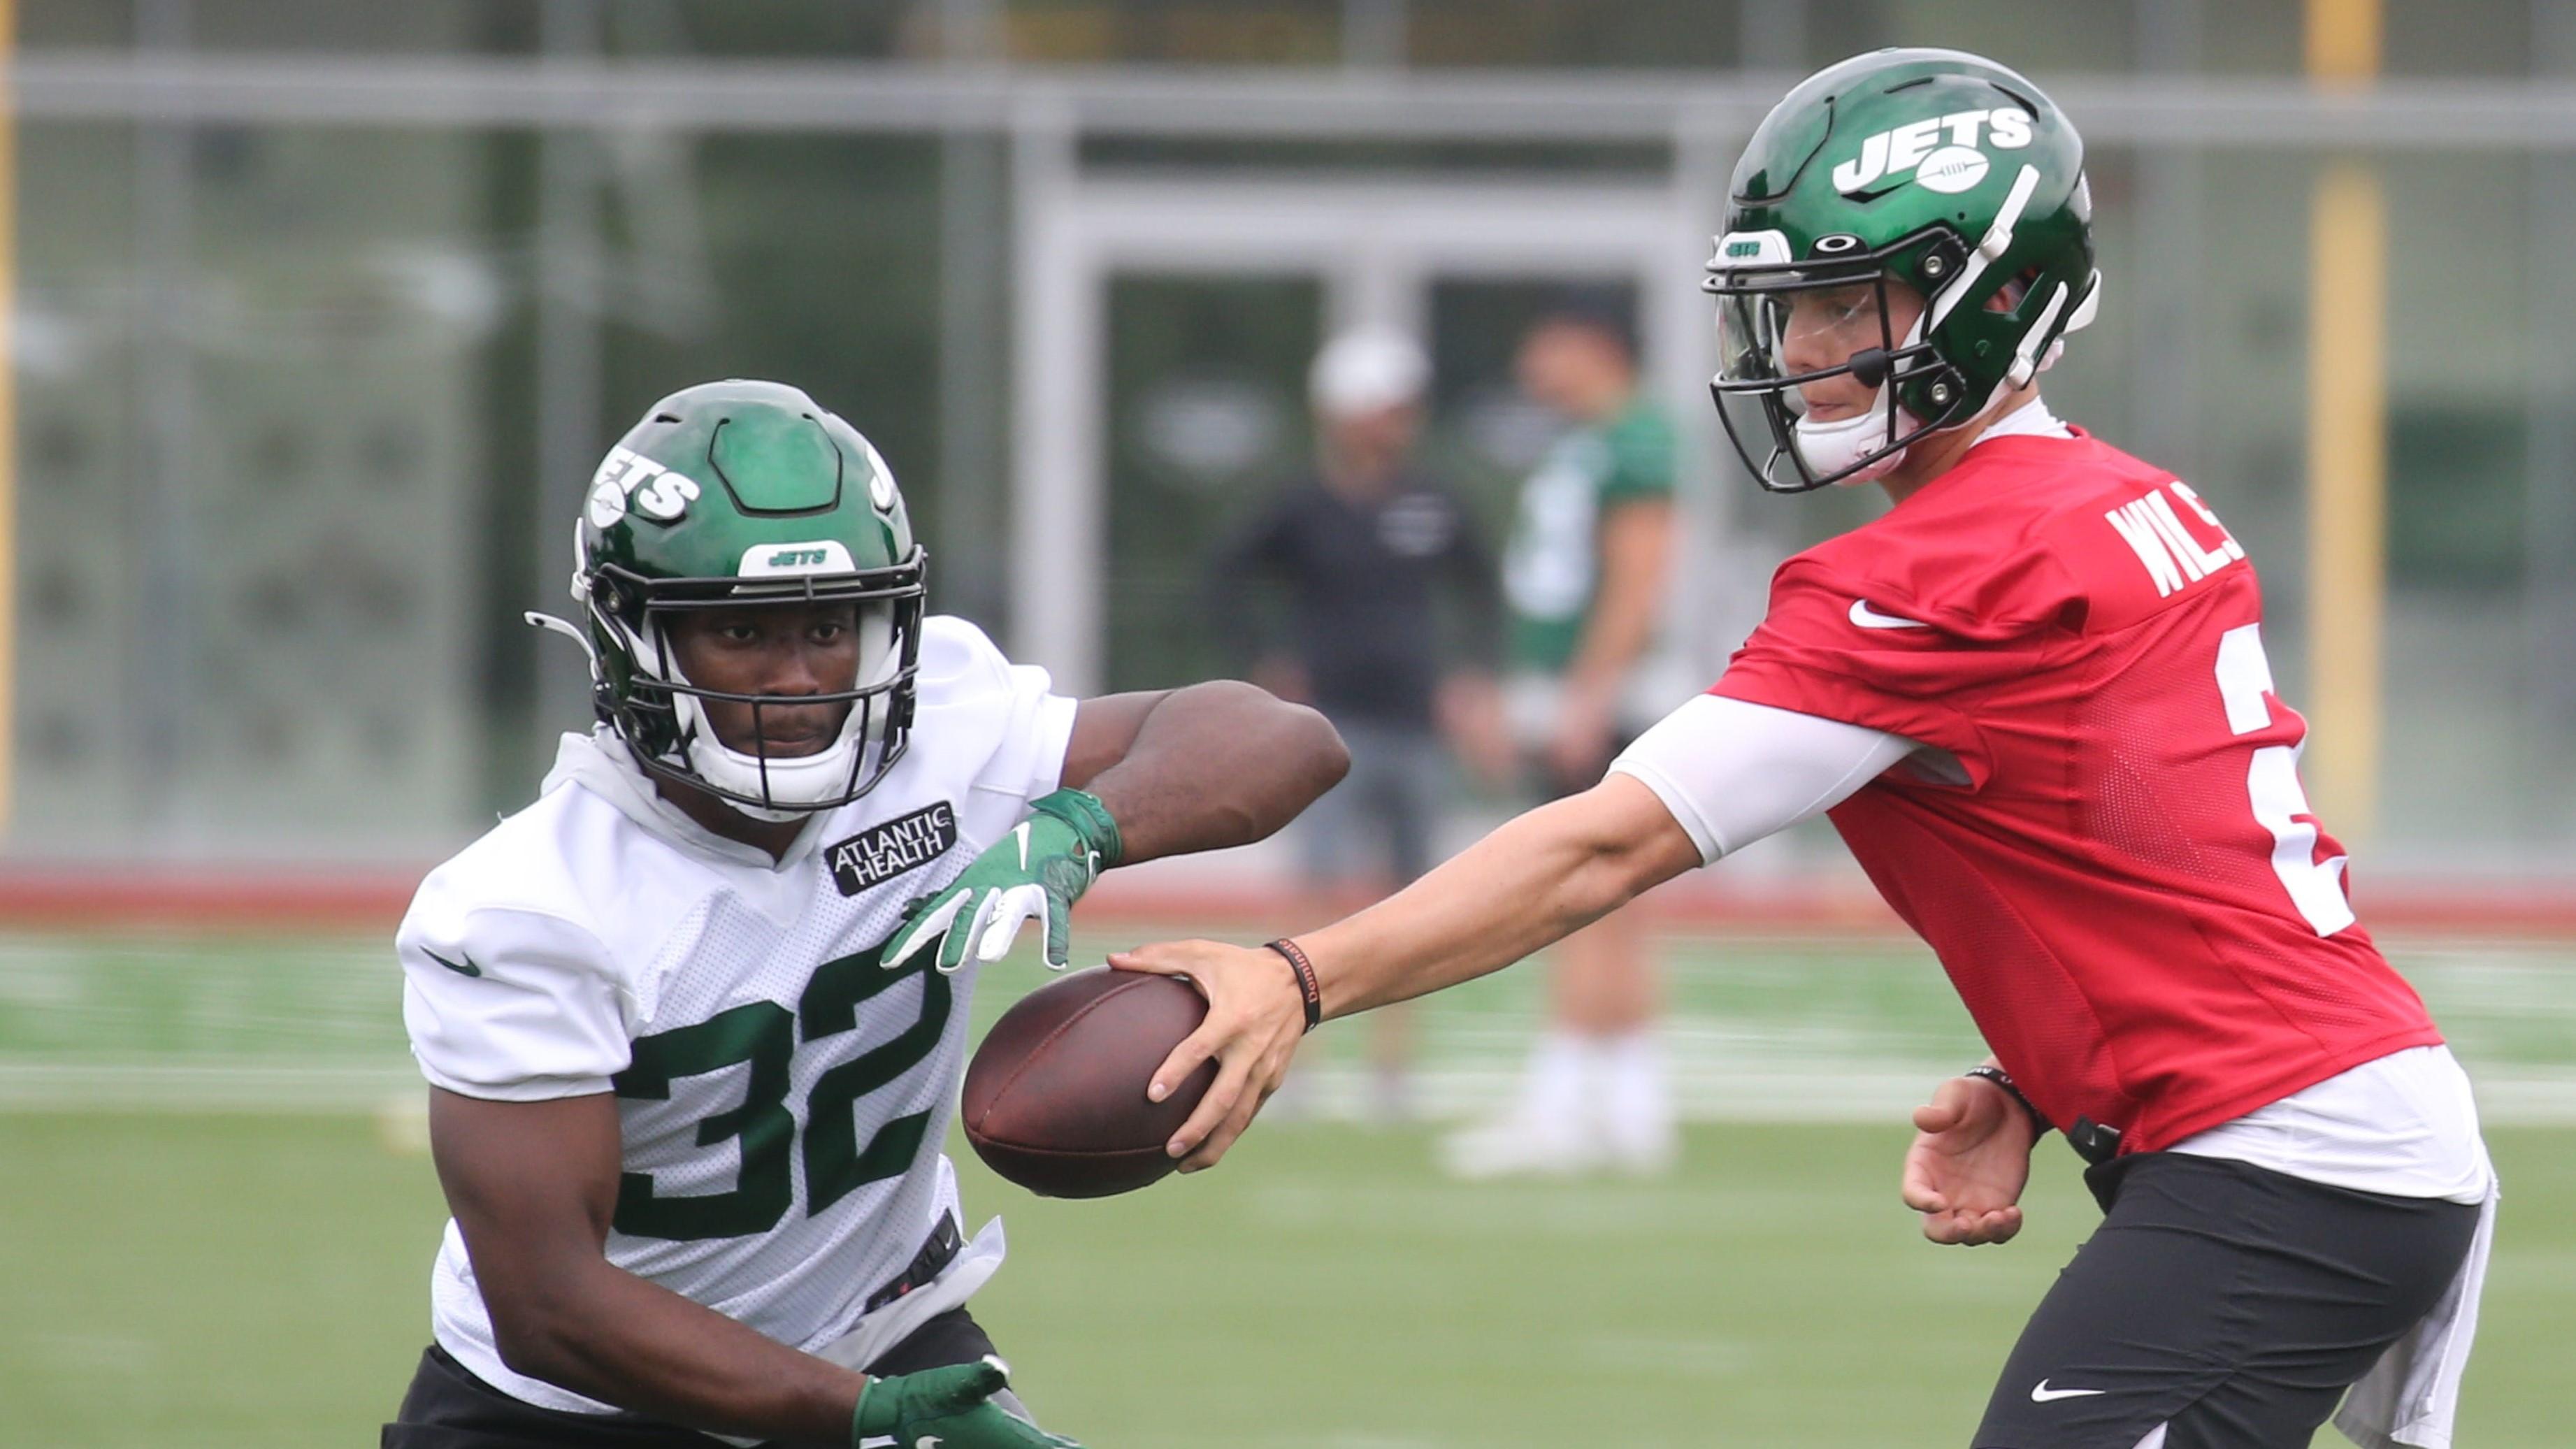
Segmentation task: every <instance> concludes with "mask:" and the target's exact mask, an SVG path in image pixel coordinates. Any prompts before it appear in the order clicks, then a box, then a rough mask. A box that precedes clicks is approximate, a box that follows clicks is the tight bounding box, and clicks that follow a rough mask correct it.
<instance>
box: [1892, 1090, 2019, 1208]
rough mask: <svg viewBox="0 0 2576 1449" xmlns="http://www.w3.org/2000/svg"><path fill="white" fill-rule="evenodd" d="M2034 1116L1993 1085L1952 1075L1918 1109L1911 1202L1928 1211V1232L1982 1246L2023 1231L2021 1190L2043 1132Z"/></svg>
mask: <svg viewBox="0 0 2576 1449" xmlns="http://www.w3.org/2000/svg"><path fill="white" fill-rule="evenodd" d="M2038 1135H2039V1134H2038V1129H2037V1128H2036V1127H2035V1126H2034V1125H2033V1123H2032V1122H2031V1118H2030V1113H2029V1112H2027V1111H2025V1110H2023V1108H2022V1105H2021V1103H2019V1102H2016V1101H2014V1100H2013V1098H2012V1095H2011V1094H2010V1093H2008V1092H2006V1091H2005V1090H2004V1089H2003V1088H2001V1087H1998V1086H1996V1085H1995V1084H1994V1083H1992V1082H1989V1081H1986V1080H1984V1079H1982V1078H1979V1077H1952V1078H1951V1079H1950V1080H1948V1081H1946V1082H1943V1083H1942V1084H1941V1085H1940V1086H1939V1087H1938V1088H1936V1089H1935V1090H1934V1091H1933V1093H1932V1101H1931V1103H1930V1104H1929V1105H1927V1106H1922V1107H1917V1108H1915V1109H1914V1145H1913V1146H1912V1147H1911V1148H1909V1149H1907V1151H1906V1154H1905V1189H1904V1191H1905V1205H1906V1206H1907V1207H1910V1208H1912V1209H1914V1210H1915V1211H1916V1212H1919V1213H1921V1214H1923V1236H1925V1237H1927V1238H1930V1239H1931V1240H1932V1241H1934V1242H1936V1243H1957V1244H1962V1245H1966V1246H1975V1245H1976V1244H1979V1243H2002V1242H2009V1241H2011V1239H2012V1236H2013V1234H2015V1233H2018V1232H2020V1231H2021V1208H2020V1206H2019V1204H2020V1201H2021V1190H2022V1188H2023V1186H2024V1185H2025V1184H2027V1183H2028V1182H2029V1181H2030V1147H2031V1143H2032V1142H2033V1141H2034V1140H2035V1139H2036V1138H2037V1137H2038Z"/></svg>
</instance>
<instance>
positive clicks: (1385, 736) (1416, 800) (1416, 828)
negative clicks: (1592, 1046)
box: [1210, 331, 1510, 1110]
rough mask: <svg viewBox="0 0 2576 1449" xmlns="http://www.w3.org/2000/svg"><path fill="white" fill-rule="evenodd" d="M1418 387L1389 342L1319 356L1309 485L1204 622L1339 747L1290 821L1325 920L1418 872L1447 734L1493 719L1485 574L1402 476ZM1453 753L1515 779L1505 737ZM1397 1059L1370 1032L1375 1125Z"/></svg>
mask: <svg viewBox="0 0 2576 1449" xmlns="http://www.w3.org/2000/svg"><path fill="white" fill-rule="evenodd" d="M1430 373H1431V368H1430V364H1429V362H1428V361H1427V360H1426V359H1425V358H1424V357H1423V355H1422V352H1421V349H1419V348H1418V347H1416V346H1415V345H1414V343H1413V342H1412V340H1411V339H1409V338H1407V337H1404V336H1403V335H1401V334H1398V333H1392V332H1380V331H1359V332H1352V333H1348V334H1345V335H1343V336H1341V337H1339V338H1336V339H1334V341H1333V342H1332V343H1331V344H1330V345H1329V346H1327V347H1325V349H1324V350H1323V351H1322V352H1321V353H1320V354H1318V355H1317V357H1316V359H1315V365H1314V370H1313V372H1312V374H1311V375H1310V377H1309V389H1308V391H1309V395H1310V400H1311V401H1312V403H1313V406H1314V412H1315V429H1316V448H1315V452H1316V472H1315V475H1314V476H1313V477H1312V478H1308V479H1304V480H1301V481H1299V482H1297V483H1295V484H1293V485H1291V486H1289V487H1287V488H1285V489H1283V490H1281V491H1280V493H1279V494H1278V496H1277V497H1275V498H1273V499H1272V500H1271V501H1270V502H1269V504H1268V505H1267V506H1266V507H1265V508H1264V509H1263V510H1262V511H1261V512H1260V513H1259V514H1258V515H1256V516H1255V517H1254V518H1253V520H1252V521H1251V523H1250V525H1249V526H1248V527H1247V528H1245V529H1244V530H1243V531H1242V532H1241V533H1240V534H1238V535H1236V536H1235V537H1234V539H1233V540H1232V541H1231V542H1229V543H1228V544H1227V546H1226V547H1225V548H1224V549H1223V550H1222V551H1221V552H1220V553H1219V554H1218V555H1217V557H1216V559H1215V564H1214V572H1213V575H1212V579H1211V588H1210V596H1211V601H1212V605H1213V613H1214V619H1213V622H1214V624H1215V625H1216V627H1217V628H1218V629H1219V630H1221V631H1222V632H1223V633H1224V635H1225V636H1226V637H1227V638H1228V639H1229V642H1231V643H1232V644H1233V645H1234V646H1235V647H1236V648H1237V650H1238V651H1239V657H1242V658H1247V659H1251V660H1254V661H1256V663H1255V666H1254V674H1255V678H1256V679H1258V680H1259V681H1260V682H1261V683H1263V684H1265V685H1267V686H1269V688H1270V689H1271V690H1272V691H1273V692H1274V693H1277V694H1279V695H1281V697H1283V698H1288V699H1296V700H1302V701H1304V702H1307V703H1310V704H1313V705H1314V706H1315V707H1316V708H1318V709H1320V710H1322V711H1323V712H1324V714H1325V715H1326V716H1327V717H1328V718H1330V719H1331V720H1332V721H1333V723H1334V725H1335V726H1336V727H1337V728H1339V729H1340V730H1341V732H1342V738H1343V740H1344V741H1345V742H1346V743H1347V744H1348V745H1349V746H1350V752H1351V772H1350V774H1349V775H1348V776H1347V777H1346V778H1345V779H1344V780H1343V781H1342V783H1341V785H1340V786H1338V787H1336V788H1335V789H1334V790H1333V791H1332V792H1331V793H1330V794H1328V795H1326V796H1325V797H1324V798H1323V799H1322V800H1320V801H1318V802H1316V804H1315V805H1314V806H1312V807H1311V808H1309V809H1308V810H1307V812H1306V815H1305V818H1304V819H1303V820H1302V821H1301V822H1300V829H1301V830H1302V832H1303V838H1304V843H1305V848H1306V861H1305V863H1306V873H1307V878H1308V881H1309V884H1310V885H1311V886H1313V887H1315V888H1317V889H1318V890H1321V891H1325V892H1330V893H1333V894H1334V895H1336V896H1338V897H1341V898H1342V899H1338V900H1336V901H1334V902H1333V903H1332V908H1333V909H1334V910H1336V911H1339V910H1348V909H1352V908H1354V907H1355V906H1356V905H1358V904H1360V903H1361V902H1359V901H1354V900H1350V899H1348V897H1350V896H1351V895H1353V894H1355V893H1357V892H1360V891H1369V892H1373V893H1376V894H1383V893H1385V892H1387V891H1391V890H1393V889H1396V888H1399V887H1401V886H1404V885H1406V884H1408V883H1410V882H1411V881H1412V880H1413V879H1414V878H1415V877H1416V876H1419V875H1421V874H1422V873H1423V872H1424V871H1426V870H1428V869H1430V867H1431V865H1432V859H1431V850H1432V845H1431V828H1432V826H1433V824H1434V822H1435V821H1436V820H1437V818H1438V813H1439V808H1440V800H1441V792H1442V787H1443V785H1444V784H1445V782H1446V779H1447V774H1448V765H1449V760H1448V751H1447V749H1446V748H1445V747H1444V746H1443V744H1442V740H1441V733H1440V729H1441V725H1442V723H1443V721H1444V720H1445V721H1448V722H1450V723H1451V724H1452V725H1453V727H1455V728H1456V729H1459V730H1464V731H1471V732H1472V731H1473V730H1474V727H1475V726H1476V725H1478V724H1481V723H1484V722H1486V721H1490V720H1491V719H1493V718H1494V717H1495V711H1494V710H1492V709H1490V708H1486V707H1482V706H1483V702H1484V701H1483V699H1482V698H1479V697H1478V696H1483V697H1490V695H1491V692H1492V690H1493V688H1494V686H1493V683H1492V675H1491V673H1490V671H1491V667H1492V663H1491V662H1492V660H1493V658H1494V655H1495V653H1496V650H1497V645H1498V642H1499V637H1500V630H1501V625H1500V620H1501V612H1500V607H1499V603H1498V593H1497V585H1496V580H1495V570H1494V562H1493V558H1492V555H1491V554H1490V553H1488V552H1487V550H1486V549H1485V547H1484V545H1483V543H1482V542H1481V541H1480V540H1479V539H1478V538H1477V536H1476V532H1475V529H1474V526H1473V523H1472V521H1471V520H1470V519H1469V518H1468V517H1467V514H1466V511H1465V509H1464V508H1462V507H1461V506H1460V505H1459V503H1458V500H1457V499H1456V498H1455V497H1453V496H1452V495H1451V494H1450V492H1449V491H1448V490H1447V489H1445V488H1443V487H1442V486H1441V485H1440V484H1439V483H1438V482H1437V481H1436V480H1433V479H1431V478H1428V477H1426V476H1424V475H1423V474H1422V473H1421V472H1419V471H1418V470H1416V469H1415V468H1414V467H1413V465H1412V462H1411V456H1412V451H1413V444H1414V439H1415V437H1416V435H1417V434H1418V432H1419V431H1420V427H1421V420H1422V394H1423V390H1424V388H1425V386H1426V385H1427V384H1428V383H1429V381H1430ZM1263 582H1267V583H1270V584H1272V585H1274V586H1276V587H1277V588H1279V589H1280V590H1281V591H1282V592H1284V594H1285V597H1286V602H1287V606H1288V607H1287V609H1286V625H1287V628H1286V631H1285V633H1286V639H1285V642H1284V646H1283V644H1282V642H1281V641H1280V640H1279V639H1278V638H1277V637H1276V636H1275V635H1273V634H1271V633H1270V631H1267V630H1265V629H1264V628H1263V627H1262V626H1263V623H1264V618H1263V614H1262V611H1261V610H1260V609H1259V608H1258V607H1257V601H1256V600H1255V598H1254V597H1253V594H1254V591H1255V590H1256V589H1257V588H1258V587H1259V586H1260V585H1261V584H1262V583H1263ZM1444 595H1445V596H1446V597H1445V600H1444V597H1443V596H1444ZM1444 602H1445V604H1446V606H1447V607H1446V608H1445V609H1444V607H1443V605H1444ZM1444 626H1445V627H1444ZM1444 634H1446V635H1454V636H1459V637H1458V638H1457V639H1456V640H1455V641H1447V642H1445V641H1444ZM1462 660H1463V661H1473V662H1472V664H1469V665H1467V666H1465V667H1461V661H1462ZM1460 743H1461V745H1462V747H1463V748H1465V749H1466V750H1467V751H1468V752H1469V753H1470V755H1471V756H1472V757H1473V763H1475V764H1477V765H1478V767H1479V769H1480V770H1481V771H1484V772H1487V773H1491V774H1500V773H1502V772H1505V771H1507V770H1508V769H1509V768H1510V764H1509V759H1510V754H1509V746H1508V744H1507V743H1505V742H1504V741H1502V740H1500V739H1499V738H1494V739H1491V740H1488V739H1487V738H1486V736H1484V735H1482V734H1473V733H1470V734H1468V735H1466V736H1465V737H1463V738H1461V740H1460ZM1404 1053H1405V1035H1404V1031H1403V1026H1402V1024H1401V1023H1400V1022H1399V1023H1398V1024H1397V1025H1396V1026H1394V1027H1392V1028H1387V1027H1381V1029H1380V1031H1379V1033H1378V1035H1377V1036H1376V1038H1375V1039H1374V1041H1373V1051H1372V1056H1373V1057H1374V1060H1375V1065H1376V1068H1377V1072H1378V1078H1379V1082H1378V1091H1379V1099H1380V1100H1379V1105H1380V1106H1381V1108H1384V1109H1388V1110H1401V1109H1402V1106H1403V1086H1402V1062H1403V1059H1404Z"/></svg>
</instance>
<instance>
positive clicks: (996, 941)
mask: <svg viewBox="0 0 2576 1449" xmlns="http://www.w3.org/2000/svg"><path fill="white" fill-rule="evenodd" d="M1029 812H1030V813H1029V818H1028V819H1026V820H1023V821H1021V822H1020V823H1019V824H1018V825H1016V826H1014V827H1013V828H1012V830H1011V833H1010V834H1008V835H1005V836H1003V837H1002V839H1001V841H1000V842H999V843H998V844H996V845H994V846H993V848H992V849H990V850H987V851H985V852H984V853H983V854H982V855H979V856H977V857H975V859H974V862H973V863H972V864H970V865H968V866H967V867H966V872H965V874H963V875H960V876H959V877H957V879H956V880H954V881H951V882H950V883H949V884H948V887H947V889H945V890H942V891H938V892H936V893H934V894H932V895H928V896H925V897H923V898H922V899H920V900H918V901H915V902H913V903H912V910H911V911H910V912H909V913H908V914H906V915H905V916H904V918H903V920H902V922H901V923H900V924H898V925H897V926H896V927H895V930H894V934H893V935H892V936H889V937H887V938H886V952H885V956H884V958H883V959H884V961H885V964H886V965H887V966H888V967H889V968H892V967H896V966H900V965H902V964H903V963H904V962H906V961H909V960H911V959H912V958H913V957H914V956H915V955H917V954H919V953H920V951H921V950H922V949H923V948H924V947H927V946H929V945H930V944H931V943H932V942H937V943H938V945H939V954H938V956H937V957H936V958H934V963H933V964H935V965H937V966H938V968H939V969H940V970H942V971H955V970H956V969H957V968H959V967H961V966H963V965H965V964H966V958H967V956H968V954H969V953H972V954H973V956H974V958H975V959H976V960H978V961H999V960H1001V959H1002V957H1003V955H1004V954H1005V953H1007V952H1008V951H1009V950H1010V949H1011V942H1012V941H1014V940H1016V939H1018V937H1019V934H1020V926H1021V925H1022V923H1024V922H1027V921H1030V920H1035V921H1037V922H1038V929H1039V930H1040V932H1041V933H1042V934H1041V936H1040V945H1041V946H1042V948H1043V949H1044V950H1045V952H1046V963H1047V965H1048V966H1050V967H1052V968H1054V969H1056V970H1059V971H1061V970H1063V969H1064V965H1065V960H1066V952H1067V949H1068V946H1069V940H1068V938H1069V937H1070V936H1071V935H1072V934H1073V924H1072V912H1073V903H1074V902H1075V901H1078V900H1080V899H1082V893H1083V892H1084V891H1087V890H1089V889H1091V883H1092V882H1093V881H1095V880H1098V879H1099V878H1100V873H1101V872H1102V871H1104V870H1107V869H1108V868H1109V867H1111V866H1113V865H1116V864H1117V863H1118V857H1119V851H1120V846H1119V841H1118V822H1116V821H1114V820H1112V819H1110V818H1109V810H1108V807H1106V806H1104V805H1102V804H1101V803H1100V800H1099V798H1098V797H1096V796H1093V795H1088V794H1085V793H1084V792H1082V791H1080V790H1058V791H1056V792H1055V793H1054V794H1052V795H1046V796H1041V797H1040V798H1038V799H1036V800H1033V801H1031V802H1029Z"/></svg>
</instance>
